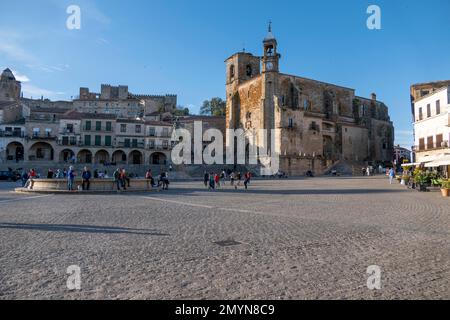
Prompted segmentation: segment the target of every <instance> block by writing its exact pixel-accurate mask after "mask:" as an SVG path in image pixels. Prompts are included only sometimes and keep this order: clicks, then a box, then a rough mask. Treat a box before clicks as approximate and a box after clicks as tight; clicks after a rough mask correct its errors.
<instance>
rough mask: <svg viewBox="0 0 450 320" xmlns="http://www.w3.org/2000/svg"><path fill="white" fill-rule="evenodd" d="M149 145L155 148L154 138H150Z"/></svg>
mask: <svg viewBox="0 0 450 320" xmlns="http://www.w3.org/2000/svg"><path fill="white" fill-rule="evenodd" d="M148 147H149V148H150V149H155V141H154V140H150V141H149V142H148Z"/></svg>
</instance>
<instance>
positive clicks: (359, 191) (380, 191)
mask: <svg viewBox="0 0 450 320" xmlns="http://www.w3.org/2000/svg"><path fill="white" fill-rule="evenodd" d="M403 191H404V190H403V189H285V190H280V189H275V190H274V189H263V190H262V189H251V187H249V189H248V190H245V189H244V187H242V186H241V187H239V189H237V190H235V189H232V188H231V187H229V186H227V187H225V188H222V189H216V190H214V191H208V190H207V189H206V188H180V189H176V188H174V189H170V190H168V191H165V192H163V193H160V195H162V194H164V193H167V194H180V195H196V194H195V193H197V194H198V193H199V192H202V193H211V194H214V193H230V194H233V193H234V194H248V195H251V194H262V195H264V194H267V195H352V194H383V193H384V194H390V193H396V192H403Z"/></svg>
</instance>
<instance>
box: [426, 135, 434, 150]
mask: <svg viewBox="0 0 450 320" xmlns="http://www.w3.org/2000/svg"><path fill="white" fill-rule="evenodd" d="M427 149H433V137H428V138H427Z"/></svg>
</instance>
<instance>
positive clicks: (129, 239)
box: [0, 178, 450, 299]
mask: <svg viewBox="0 0 450 320" xmlns="http://www.w3.org/2000/svg"><path fill="white" fill-rule="evenodd" d="M11 187H12V185H10V184H6V183H3V184H0V189H1V190H0V244H1V245H0V299H177V298H185V299H415V298H418V299H450V209H449V208H450V206H449V204H450V201H449V199H448V198H447V199H446V198H442V197H441V195H440V193H438V192H430V193H419V192H416V191H410V190H406V189H404V188H403V187H401V186H399V185H392V186H391V185H389V183H388V182H387V180H386V179H384V178H313V179H309V180H279V181H253V182H252V185H251V187H250V190H248V191H245V190H242V189H239V190H234V189H232V188H230V187H229V186H227V187H225V188H224V189H223V190H219V191H215V192H208V191H207V190H205V189H204V188H202V183H201V182H199V183H197V182H188V183H187V182H186V183H173V184H171V189H172V190H169V191H168V192H160V193H147V194H144V193H142V194H123V195H119V194H117V195H49V196H35V197H33V196H32V195H18V194H13V193H10V192H9V190H10V188H11ZM223 240H234V241H236V242H238V243H239V244H236V245H232V246H221V245H218V244H216V242H219V241H223ZM71 265H78V266H80V268H81V287H82V289H81V291H69V290H68V289H67V286H66V282H67V278H68V276H69V275H68V274H67V273H66V271H67V267H69V266H71ZM370 265H378V266H380V268H381V271H382V274H381V284H382V288H381V290H375V291H371V290H369V289H368V288H367V285H366V284H367V278H368V276H369V275H368V274H367V273H366V271H367V267H368V266H370Z"/></svg>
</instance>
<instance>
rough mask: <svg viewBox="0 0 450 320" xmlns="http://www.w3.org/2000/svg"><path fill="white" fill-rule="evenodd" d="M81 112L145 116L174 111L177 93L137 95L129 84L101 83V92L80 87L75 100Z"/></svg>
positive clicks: (123, 116)
mask: <svg viewBox="0 0 450 320" xmlns="http://www.w3.org/2000/svg"><path fill="white" fill-rule="evenodd" d="M73 106H74V108H75V109H76V110H77V111H79V112H89V113H109V114H115V115H117V116H118V117H122V118H129V117H134V118H136V117H140V118H142V117H144V116H145V115H147V114H151V113H154V112H159V113H165V112H173V111H174V110H175V109H176V107H177V96H176V95H136V94H132V93H130V92H129V91H128V86H116V87H115V86H111V85H107V84H102V85H101V93H93V92H90V91H89V89H88V88H80V95H79V97H78V99H75V100H74V101H73Z"/></svg>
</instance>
